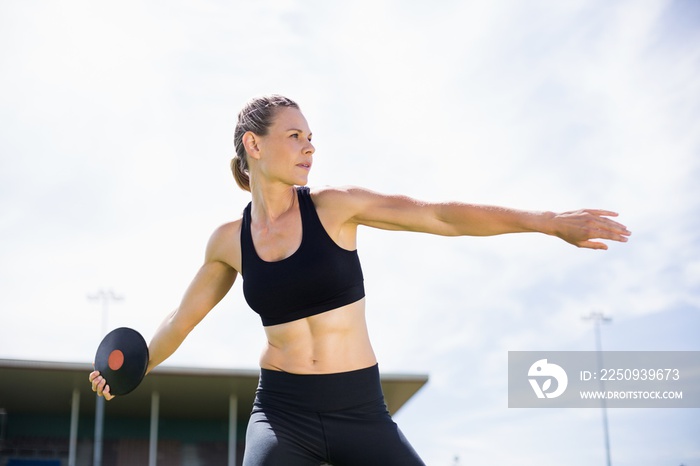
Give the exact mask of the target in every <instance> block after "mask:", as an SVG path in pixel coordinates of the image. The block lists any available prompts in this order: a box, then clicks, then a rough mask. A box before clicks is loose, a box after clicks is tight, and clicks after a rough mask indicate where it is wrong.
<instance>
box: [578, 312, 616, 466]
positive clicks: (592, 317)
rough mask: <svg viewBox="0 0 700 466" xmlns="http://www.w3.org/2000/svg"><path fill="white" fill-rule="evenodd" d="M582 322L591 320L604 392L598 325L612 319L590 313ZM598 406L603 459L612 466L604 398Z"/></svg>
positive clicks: (601, 345)
mask: <svg viewBox="0 0 700 466" xmlns="http://www.w3.org/2000/svg"><path fill="white" fill-rule="evenodd" d="M583 320H593V330H594V333H595V348H596V353H597V354H596V356H597V360H598V381H599V384H600V390H601V392H604V391H605V383H604V382H603V379H602V376H601V370H602V369H603V344H602V342H601V338H600V325H601V323H603V322H610V321H612V318H610V317H606V316H604V315H603V313H602V312H591V313H590V314H589V315H588V316H587V317H584V318H583ZM600 404H601V408H602V410H603V435H604V437H605V459H606V464H607V466H612V462H611V460H610V434H609V432H608V406H607V403H606V401H605V396H602V397H601V398H600Z"/></svg>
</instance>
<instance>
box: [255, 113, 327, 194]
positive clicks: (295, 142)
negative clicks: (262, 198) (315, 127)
mask: <svg viewBox="0 0 700 466" xmlns="http://www.w3.org/2000/svg"><path fill="white" fill-rule="evenodd" d="M256 140H257V141H258V148H259V153H258V154H257V155H258V157H255V158H256V159H258V165H259V168H260V169H261V170H262V173H263V174H264V175H265V176H266V177H268V178H271V179H277V180H279V181H282V182H284V183H287V184H292V185H297V186H304V185H305V184H306V183H307V182H308V177H309V171H310V170H311V165H312V163H313V154H314V152H315V151H316V149H315V148H314V146H313V144H311V130H310V129H309V124H308V123H307V122H306V118H304V115H303V114H302V113H301V111H299V110H298V109H296V108H291V107H282V108H280V109H278V110H277V111H276V112H275V116H274V118H273V120H272V125H271V126H270V127H269V128H268V132H267V134H266V135H265V136H256Z"/></svg>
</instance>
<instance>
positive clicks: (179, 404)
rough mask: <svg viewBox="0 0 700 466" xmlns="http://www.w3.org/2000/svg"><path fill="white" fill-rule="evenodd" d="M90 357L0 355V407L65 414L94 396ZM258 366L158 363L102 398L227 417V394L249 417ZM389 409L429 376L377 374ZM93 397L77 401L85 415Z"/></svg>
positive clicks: (176, 414) (121, 406) (127, 409)
mask: <svg viewBox="0 0 700 466" xmlns="http://www.w3.org/2000/svg"><path fill="white" fill-rule="evenodd" d="M91 371H92V365H91V364H89V363H71V362H49V361H28V360H16V359H0V409H5V410H6V411H8V412H10V411H16V412H23V413H37V414H64V413H65V414H68V413H70V410H71V398H72V395H73V391H74V390H75V389H78V390H79V391H80V398H81V400H88V399H92V398H94V396H95V395H94V393H93V392H92V390H91V387H90V384H89V382H88V374H89V373H90V372H91ZM258 376H259V371H258V370H257V369H207V368H193V367H169V366H159V367H157V368H156V369H154V370H153V371H152V372H151V373H150V374H149V375H148V376H147V377H146V378H145V379H144V380H143V382H142V383H141V385H140V386H139V387H138V388H136V390H134V391H133V392H132V393H130V394H128V395H126V396H123V397H117V398H115V399H114V400H112V401H110V402H109V403H107V404H106V413H107V414H109V413H110V412H112V413H114V414H115V415H117V416H119V417H148V416H149V413H150V406H151V395H152V393H153V392H158V394H159V397H160V416H161V417H162V418H176V419H226V418H227V417H228V415H229V402H230V399H231V396H232V395H233V396H236V397H237V399H238V406H240V409H238V419H239V421H241V422H247V418H248V415H249V414H250V409H249V408H250V407H252V405H253V397H254V395H255V389H256V387H257V384H258ZM381 381H382V389H383V390H384V396H385V399H386V403H387V407H388V408H389V412H390V413H392V415H393V414H394V413H396V412H397V411H398V410H399V408H401V406H403V405H404V404H405V403H406V402H407V401H408V400H409V399H410V398H411V397H412V396H413V395H414V394H415V393H417V392H418V391H419V390H420V389H421V387H423V385H425V384H426V383H427V381H428V376H427V375H425V374H387V373H382V374H381ZM94 410H95V403H88V402H81V405H80V412H81V414H82V415H89V414H91V413H93V412H94Z"/></svg>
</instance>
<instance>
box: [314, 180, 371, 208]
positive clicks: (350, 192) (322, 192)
mask: <svg viewBox="0 0 700 466" xmlns="http://www.w3.org/2000/svg"><path fill="white" fill-rule="evenodd" d="M309 189H310V191H309V192H310V194H311V198H312V199H313V200H314V204H316V205H320V204H324V203H330V204H338V203H341V204H342V203H352V202H355V201H357V200H359V199H361V198H362V197H363V196H365V195H367V193H371V191H369V190H368V189H365V188H362V187H359V186H352V185H345V186H319V187H313V188H309Z"/></svg>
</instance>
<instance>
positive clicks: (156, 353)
mask: <svg viewBox="0 0 700 466" xmlns="http://www.w3.org/2000/svg"><path fill="white" fill-rule="evenodd" d="M235 279H236V271H235V270H234V269H233V268H231V267H229V266H228V265H227V264H224V263H223V262H219V261H211V262H206V263H205V264H204V265H202V267H201V268H200V269H199V272H197V275H196V276H195V277H194V280H192V283H191V284H190V286H189V287H188V288H187V291H186V292H185V295H184V296H183V298H182V301H181V303H180V305H179V306H178V307H177V309H175V310H174V311H173V312H172V313H170V314H169V315H168V316H167V317H166V318H165V320H163V323H161V325H160V327H158V330H156V333H155V335H154V336H153V339H152V340H151V343H150V344H149V345H148V351H149V356H150V359H149V361H148V368H147V369H146V373H149V372H150V371H151V370H153V368H154V367H156V366H157V365H158V364H160V363H162V362H163V361H165V360H166V359H167V358H169V357H170V356H171V355H172V354H173V353H174V352H175V350H176V349H177V348H179V347H180V345H181V344H182V342H183V341H184V340H185V338H186V337H187V335H189V333H190V332H191V331H192V330H193V329H194V328H195V326H196V325H197V324H198V323H199V322H201V321H202V319H203V318H204V317H205V316H206V315H207V314H208V313H209V311H211V310H212V309H213V308H214V306H216V305H217V304H218V303H219V301H221V300H222V299H223V297H224V296H225V295H226V293H228V291H229V290H230V289H231V286H233V282H234V281H235Z"/></svg>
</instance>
